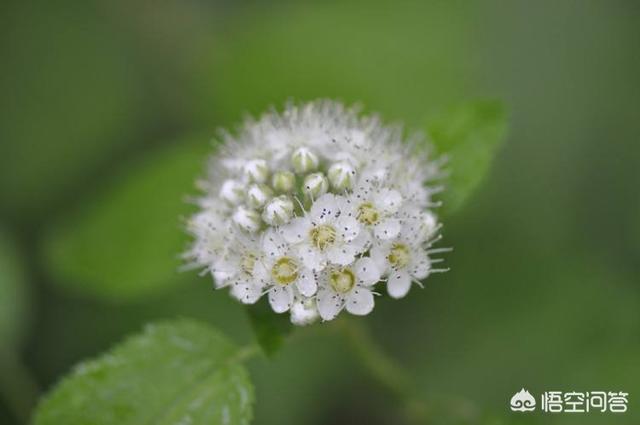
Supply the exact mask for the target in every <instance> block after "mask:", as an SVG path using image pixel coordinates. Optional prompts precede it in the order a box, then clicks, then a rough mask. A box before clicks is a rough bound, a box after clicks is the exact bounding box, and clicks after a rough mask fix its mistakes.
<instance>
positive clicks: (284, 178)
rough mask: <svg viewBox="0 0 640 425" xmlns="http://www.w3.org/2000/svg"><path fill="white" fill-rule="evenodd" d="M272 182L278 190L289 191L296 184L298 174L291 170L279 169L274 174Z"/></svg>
mask: <svg viewBox="0 0 640 425" xmlns="http://www.w3.org/2000/svg"><path fill="white" fill-rule="evenodd" d="M271 184H272V186H273V188H274V189H275V190H276V191H277V192H284V193H288V192H291V191H292V190H293V187H294V186H295V184H296V176H295V175H294V174H293V173H292V172H291V171H278V172H277V173H275V174H274V175H273V178H272V180H271Z"/></svg>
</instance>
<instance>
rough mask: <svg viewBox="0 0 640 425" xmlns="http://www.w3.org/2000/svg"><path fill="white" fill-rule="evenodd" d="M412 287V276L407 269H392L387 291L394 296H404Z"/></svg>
mask: <svg viewBox="0 0 640 425" xmlns="http://www.w3.org/2000/svg"><path fill="white" fill-rule="evenodd" d="M409 288H411V276H409V273H408V272H407V271H405V270H400V271H392V272H391V273H390V274H389V280H388V281H387V292H388V293H389V295H390V296H391V297H392V298H402V297H404V296H405V295H407V292H409Z"/></svg>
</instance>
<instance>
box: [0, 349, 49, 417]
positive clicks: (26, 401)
mask: <svg viewBox="0 0 640 425" xmlns="http://www.w3.org/2000/svg"><path fill="white" fill-rule="evenodd" d="M39 393H40V389H39V386H38V384H37V382H36V380H35V379H34V377H33V376H32V375H31V371H29V369H28V368H27V367H26V366H25V365H24V363H23V362H22V361H21V360H20V359H19V358H18V357H17V356H16V355H12V354H10V355H3V356H1V358H0V396H2V398H3V399H4V400H5V402H6V404H7V407H8V408H9V409H10V410H11V412H12V413H13V415H14V416H15V418H16V419H18V420H19V421H20V422H21V423H27V422H28V420H29V417H30V415H31V410H32V409H33V407H34V406H35V404H36V401H37V399H38V394H39Z"/></svg>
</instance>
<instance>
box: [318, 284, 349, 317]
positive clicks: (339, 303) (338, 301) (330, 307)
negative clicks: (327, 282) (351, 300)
mask: <svg viewBox="0 0 640 425" xmlns="http://www.w3.org/2000/svg"><path fill="white" fill-rule="evenodd" d="M316 301H317V303H318V313H320V317H322V319H323V320H332V319H334V318H335V317H336V316H337V315H338V313H340V310H342V308H343V307H344V297H342V296H341V295H339V294H336V293H335V292H333V291H330V290H328V289H322V290H319V291H318V295H317V298H316Z"/></svg>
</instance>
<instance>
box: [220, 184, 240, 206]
mask: <svg viewBox="0 0 640 425" xmlns="http://www.w3.org/2000/svg"><path fill="white" fill-rule="evenodd" d="M220 197H221V198H222V199H224V200H225V201H227V202H228V203H230V204H231V205H237V204H239V203H240V202H241V201H242V198H243V197H244V186H243V185H242V183H240V182H239V181H237V180H225V181H224V183H222V187H221V188H220Z"/></svg>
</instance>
